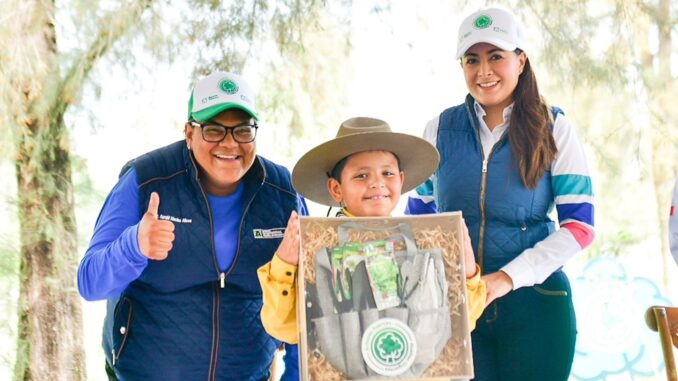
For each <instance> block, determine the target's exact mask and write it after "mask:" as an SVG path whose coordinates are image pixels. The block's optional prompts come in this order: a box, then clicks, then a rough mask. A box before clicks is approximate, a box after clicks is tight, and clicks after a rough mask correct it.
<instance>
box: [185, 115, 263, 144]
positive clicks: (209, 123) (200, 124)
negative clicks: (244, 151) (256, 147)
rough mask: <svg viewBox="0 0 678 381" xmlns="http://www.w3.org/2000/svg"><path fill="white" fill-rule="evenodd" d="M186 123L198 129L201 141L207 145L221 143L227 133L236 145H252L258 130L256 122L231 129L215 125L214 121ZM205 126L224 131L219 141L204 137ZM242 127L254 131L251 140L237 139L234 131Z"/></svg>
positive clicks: (191, 121)
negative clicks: (229, 133)
mask: <svg viewBox="0 0 678 381" xmlns="http://www.w3.org/2000/svg"><path fill="white" fill-rule="evenodd" d="M188 123H190V124H191V126H192V127H200V134H201V135H202V138H203V140H205V141H206V142H209V143H221V142H222V141H224V139H226V136H227V135H228V132H229V131H230V132H231V136H232V137H233V140H235V141H236V142H238V143H252V142H253V141H254V140H255V139H256V138H257V129H258V128H259V125H258V124H257V122H252V123H243V124H239V125H237V126H233V127H228V126H224V125H223V124H220V123H217V122H214V121H207V122H198V121H195V120H189V121H188ZM206 126H210V127H219V128H222V129H223V131H224V132H223V135H222V136H221V138H220V139H219V140H210V139H208V138H207V137H206V136H205V127H206ZM242 127H247V128H252V129H254V135H253V136H252V139H251V140H246V141H242V140H240V139H239V138H238V137H237V135H236V133H235V130H236V129H238V128H242Z"/></svg>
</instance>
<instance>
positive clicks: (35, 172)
mask: <svg viewBox="0 0 678 381" xmlns="http://www.w3.org/2000/svg"><path fill="white" fill-rule="evenodd" d="M57 119H58V120H55V121H47V120H36V121H34V123H33V124H31V125H28V126H26V127H27V128H28V129H29V130H30V131H32V132H34V135H32V136H28V134H27V135H24V137H23V139H22V141H20V142H19V147H18V148H19V152H18V159H17V162H16V173H17V181H18V185H19V186H18V199H19V211H20V213H21V216H20V222H21V282H20V299H19V334H18V338H19V350H18V351H17V362H16V365H15V366H16V368H15V378H16V379H17V380H25V381H28V380H86V379H87V377H86V373H85V355H84V353H83V345H82V311H81V305H80V300H79V296H78V293H77V291H76V288H75V285H74V279H75V268H76V263H77V259H76V258H75V255H76V253H77V245H76V227H75V217H74V213H73V210H74V209H73V192H72V183H71V163H70V158H69V153H68V151H67V150H66V149H65V148H64V147H62V146H61V143H62V142H64V141H67V139H65V136H64V125H63V120H62V118H61V117H58V118H57Z"/></svg>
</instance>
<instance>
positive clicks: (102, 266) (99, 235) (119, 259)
mask: <svg viewBox="0 0 678 381" xmlns="http://www.w3.org/2000/svg"><path fill="white" fill-rule="evenodd" d="M137 188H138V184H137V177H136V171H135V170H134V169H133V168H132V169H130V170H129V171H127V173H125V174H124V175H123V176H122V177H121V178H120V181H119V182H118V184H116V185H115V187H114V188H113V190H112V191H111V193H110V194H109V195H108V197H107V198H106V201H105V203H104V206H103V207H102V209H101V212H100V213H99V217H98V218H97V222H96V225H95V227H94V234H93V236H92V240H91V241H90V245H89V248H88V249H87V251H86V252H85V256H84V258H83V259H82V261H81V263H80V267H79V268H78V290H79V291H80V295H82V297H83V298H85V299H86V300H102V299H109V298H112V297H115V296H117V295H119V294H120V293H121V292H122V291H123V290H124V289H125V288H126V287H127V285H129V284H130V283H131V282H133V281H134V280H135V279H137V278H138V277H139V276H140V275H141V273H142V272H143V271H144V269H145V268H146V266H147V265H148V258H146V257H145V256H144V255H143V254H142V253H141V251H140V250H139V242H138V240H137V231H138V227H139V221H140V216H141V213H140V212H141V211H140V210H139V194H138V193H137ZM242 194H243V186H242V184H241V185H240V186H239V187H238V189H237V190H236V191H235V192H234V193H232V194H230V195H228V196H213V195H208V196H207V198H208V201H209V204H210V209H211V211H212V216H213V223H214V244H215V252H216V256H217V263H218V264H219V268H220V269H221V270H222V271H225V270H226V269H227V268H229V267H230V266H231V264H232V263H233V259H234V257H235V251H236V249H237V240H233V239H228V237H235V236H237V235H238V222H239V221H240V219H241V217H242V208H240V207H239V205H240V204H241V200H242ZM160 203H162V199H160ZM299 206H300V207H299V209H300V210H299V214H301V215H307V214H308V213H307V211H306V203H305V200H303V199H302V198H301V197H299ZM253 276H255V275H253Z"/></svg>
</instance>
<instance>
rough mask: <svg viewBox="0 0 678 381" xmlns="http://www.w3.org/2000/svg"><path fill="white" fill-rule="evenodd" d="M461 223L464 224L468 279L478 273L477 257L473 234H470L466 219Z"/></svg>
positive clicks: (465, 259)
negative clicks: (474, 251) (472, 240)
mask: <svg viewBox="0 0 678 381" xmlns="http://www.w3.org/2000/svg"><path fill="white" fill-rule="evenodd" d="M461 224H462V225H464V232H463V233H462V234H463V236H464V244H463V247H464V267H466V279H469V278H473V277H474V276H475V275H476V259H475V257H474V256H473V245H471V236H469V234H468V227H466V221H464V220H463V219H462V220H461Z"/></svg>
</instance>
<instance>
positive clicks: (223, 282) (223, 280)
mask: <svg viewBox="0 0 678 381" xmlns="http://www.w3.org/2000/svg"><path fill="white" fill-rule="evenodd" d="M219 285H221V288H224V287H226V274H225V273H223V272H220V273H219Z"/></svg>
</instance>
